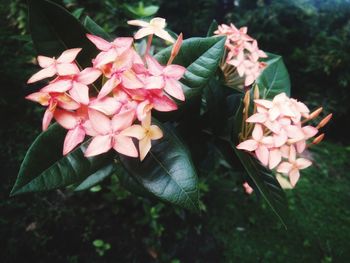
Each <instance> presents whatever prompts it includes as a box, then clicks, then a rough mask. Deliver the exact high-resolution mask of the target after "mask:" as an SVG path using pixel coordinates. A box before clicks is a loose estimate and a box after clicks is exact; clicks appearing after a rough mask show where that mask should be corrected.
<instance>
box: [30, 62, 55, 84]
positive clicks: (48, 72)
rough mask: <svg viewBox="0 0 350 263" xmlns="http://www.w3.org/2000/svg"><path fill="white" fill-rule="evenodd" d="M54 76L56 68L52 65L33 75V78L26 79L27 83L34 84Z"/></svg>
mask: <svg viewBox="0 0 350 263" xmlns="http://www.w3.org/2000/svg"><path fill="white" fill-rule="evenodd" d="M55 74H56V68H55V67H54V66H53V65H52V66H49V67H48V68H44V69H42V70H40V71H39V72H37V73H35V74H34V75H33V76H31V77H30V79H28V81H27V83H28V84H30V83H34V82H37V81H39V80H42V79H46V78H50V77H53V76H54V75H55Z"/></svg>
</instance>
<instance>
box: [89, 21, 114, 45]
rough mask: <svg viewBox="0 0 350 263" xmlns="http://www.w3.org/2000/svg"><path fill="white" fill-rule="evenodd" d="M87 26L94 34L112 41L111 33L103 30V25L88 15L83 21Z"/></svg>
mask: <svg viewBox="0 0 350 263" xmlns="http://www.w3.org/2000/svg"><path fill="white" fill-rule="evenodd" d="M83 24H84V26H85V28H86V29H87V30H88V31H89V32H90V33H91V34H93V35H96V36H99V37H102V38H104V39H105V40H108V41H110V40H111V37H110V35H109V34H108V33H107V32H106V31H104V30H103V28H102V27H101V26H99V25H98V24H97V23H96V22H95V21H94V20H92V19H91V17H89V16H86V17H85V19H84V22H83Z"/></svg>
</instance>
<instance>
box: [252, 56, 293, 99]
mask: <svg viewBox="0 0 350 263" xmlns="http://www.w3.org/2000/svg"><path fill="white" fill-rule="evenodd" d="M267 55H268V58H267V59H265V60H264V62H265V63H267V67H266V68H265V69H264V71H263V72H262V73H261V74H260V76H259V77H258V79H257V80H256V84H258V86H259V90H260V97H261V98H263V99H272V98H273V97H275V96H276V95H277V94H279V93H281V92H285V93H286V94H287V95H288V96H290V79H289V74H288V71H287V68H286V66H285V65H284V63H283V59H282V57H281V56H278V55H275V54H271V53H267Z"/></svg>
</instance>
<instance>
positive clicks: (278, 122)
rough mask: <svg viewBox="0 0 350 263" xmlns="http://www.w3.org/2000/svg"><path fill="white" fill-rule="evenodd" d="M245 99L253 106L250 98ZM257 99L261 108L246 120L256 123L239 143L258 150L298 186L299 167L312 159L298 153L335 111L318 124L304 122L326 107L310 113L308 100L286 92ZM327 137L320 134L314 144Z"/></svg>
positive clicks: (268, 163)
mask: <svg viewBox="0 0 350 263" xmlns="http://www.w3.org/2000/svg"><path fill="white" fill-rule="evenodd" d="M248 94H249V93H248ZM246 97H247V98H249V96H246ZM244 101H245V104H247V105H248V106H249V100H244ZM254 103H255V108H256V110H257V111H256V112H255V113H253V115H251V116H250V117H248V118H246V120H245V122H246V123H247V125H254V129H253V131H252V134H251V138H249V135H248V138H246V139H245V140H243V141H242V142H241V143H239V144H238V145H237V146H236V147H237V149H240V150H246V151H249V152H254V154H255V156H256V158H257V159H258V160H259V161H260V162H261V163H262V165H264V166H268V167H269V169H276V171H277V172H279V173H282V174H284V175H286V176H288V177H289V180H290V183H291V185H292V186H293V187H294V186H295V185H296V183H297V181H298V179H299V177H300V173H299V171H300V170H302V169H305V168H307V167H309V166H310V165H311V162H310V161H309V160H307V159H305V158H299V157H298V156H297V155H298V154H302V153H303V152H304V151H305V149H306V148H307V141H308V140H309V139H311V138H313V137H314V136H316V135H317V134H318V133H319V129H320V127H323V125H325V123H327V122H328V121H329V120H330V118H331V115H328V116H327V117H325V118H324V119H323V120H321V122H320V124H318V125H317V127H313V126H311V125H304V124H305V123H306V122H307V121H310V120H312V119H315V118H316V117H317V116H318V115H319V114H320V112H321V111H322V109H321V110H320V109H318V110H316V111H315V112H313V113H311V114H310V113H309V109H308V108H307V106H306V105H305V104H304V103H302V102H299V101H297V100H295V99H292V98H288V96H287V95H286V94H285V93H280V94H278V95H276V96H275V97H274V98H273V99H272V100H266V99H258V98H255V99H254ZM248 106H246V107H248ZM245 129H246V130H247V129H248V128H245ZM323 137H324V134H321V135H319V136H318V137H316V139H314V140H313V142H312V144H317V143H319V142H320V141H321V140H322V139H323Z"/></svg>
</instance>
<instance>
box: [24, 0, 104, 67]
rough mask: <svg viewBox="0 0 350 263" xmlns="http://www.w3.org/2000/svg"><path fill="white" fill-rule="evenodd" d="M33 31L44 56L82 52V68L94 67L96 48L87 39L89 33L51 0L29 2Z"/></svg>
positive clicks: (30, 22) (80, 57) (34, 41)
mask: <svg viewBox="0 0 350 263" xmlns="http://www.w3.org/2000/svg"><path fill="white" fill-rule="evenodd" d="M28 7H29V27H30V31H31V36H32V39H33V43H34V46H35V48H36V50H37V52H38V54H40V55H44V56H49V57H57V56H59V55H60V54H61V53H62V52H63V51H64V50H66V49H69V48H78V47H80V48H82V51H81V52H80V53H79V55H78V57H77V61H78V63H79V64H80V66H81V67H86V66H89V65H91V59H92V58H93V57H95V56H96V55H97V49H96V47H95V46H94V45H93V44H92V43H91V42H90V41H89V40H88V39H87V38H86V36H85V34H86V33H88V31H87V30H86V29H85V28H84V26H83V25H82V24H81V23H80V22H79V20H77V19H76V18H75V17H74V16H73V15H72V14H70V13H69V12H68V11H67V10H65V9H64V8H63V7H61V6H59V5H57V4H55V3H53V2H51V1H47V0H28Z"/></svg>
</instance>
